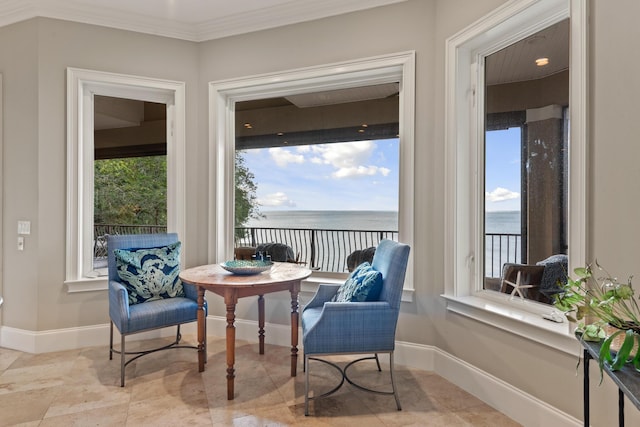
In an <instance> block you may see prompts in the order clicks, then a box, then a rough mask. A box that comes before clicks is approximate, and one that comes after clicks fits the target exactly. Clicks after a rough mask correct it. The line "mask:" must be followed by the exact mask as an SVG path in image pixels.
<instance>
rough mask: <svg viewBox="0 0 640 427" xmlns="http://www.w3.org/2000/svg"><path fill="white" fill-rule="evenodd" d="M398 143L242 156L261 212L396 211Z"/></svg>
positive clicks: (292, 149) (286, 149) (327, 146)
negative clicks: (255, 187)
mask: <svg viewBox="0 0 640 427" xmlns="http://www.w3.org/2000/svg"><path fill="white" fill-rule="evenodd" d="M398 156H399V152H398V140H397V139H388V140H376V141H354V142H341V143H333V144H314V145H301V146H294V147H271V148H261V149H252V150H245V151H244V159H245V164H246V166H247V168H248V169H249V170H250V171H251V172H252V173H253V174H254V175H255V183H256V184H257V186H258V190H257V197H258V201H259V202H260V204H261V207H260V210H261V211H269V210H380V211H397V210H398V160H399V158H398Z"/></svg>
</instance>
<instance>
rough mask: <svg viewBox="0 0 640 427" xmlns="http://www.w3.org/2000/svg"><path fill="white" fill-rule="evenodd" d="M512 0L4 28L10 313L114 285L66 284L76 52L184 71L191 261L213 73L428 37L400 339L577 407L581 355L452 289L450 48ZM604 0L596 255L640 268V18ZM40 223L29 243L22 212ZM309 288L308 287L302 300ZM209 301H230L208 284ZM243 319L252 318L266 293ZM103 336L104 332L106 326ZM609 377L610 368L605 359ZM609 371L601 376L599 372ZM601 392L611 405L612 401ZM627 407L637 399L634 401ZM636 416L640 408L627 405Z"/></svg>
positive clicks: (70, 314) (58, 311) (364, 52)
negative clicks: (209, 30) (216, 33)
mask: <svg viewBox="0 0 640 427" xmlns="http://www.w3.org/2000/svg"><path fill="white" fill-rule="evenodd" d="M503 2H504V1H503V0H482V1H479V0H477V1H475V0H474V1H470V0H433V1H431V0H410V1H407V2H404V3H399V4H396V5H392V6H387V7H382V8H376V9H373V10H369V11H363V12H357V13H353V14H348V15H343V16H337V17H332V18H326V19H322V20H318V21H312V22H306V23H302V24H297V25H291V26H287V27H283V28H279V29H272V30H267V31H261V32H257V33H252V34H245V35H240V36H234V37H229V38H225V39H221V40H214V41H209V42H204V43H200V44H196V43H190V42H184V41H177V40H172V39H167V38H161V37H155V36H150V35H142V34H136V33H132V32H126V31H119V30H111V29H106V28H102V27H96V26H90V25H83V24H74V23H68V22H63V21H57V20H50V19H34V20H30V21H26V22H23V23H19V24H14V25H11V26H8V27H4V28H0V72H1V73H2V74H3V77H4V100H3V102H4V114H5V117H4V119H5V121H4V124H5V128H4V144H5V146H4V165H3V174H4V176H3V177H4V183H5V186H4V197H5V198H4V211H3V230H4V239H3V244H4V253H3V258H2V263H3V267H4V275H3V286H2V292H3V296H4V297H5V305H4V306H3V308H2V312H1V313H2V325H3V326H9V327H13V328H19V329H24V330H28V331H45V330H55V329H61V328H73V327H79V326H88V325H94V324H104V323H106V322H107V321H108V316H107V295H106V292H103V291H101V292H88V293H81V294H68V293H67V292H66V288H65V286H64V285H63V283H62V282H63V280H64V266H65V256H64V237H65V215H66V211H65V209H66V208H65V198H66V193H65V185H66V184H65V182H66V177H65V174H66V158H65V156H66V154H65V153H66V133H65V132H66V131H65V120H66V119H65V111H66V110H65V108H66V101H65V69H66V67H68V66H71V67H79V68H89V69H95V70H100V71H113V72H117V73H127V74H137V75H144V76H151V77H159V78H163V79H174V80H180V81H185V82H186V84H187V162H188V165H189V167H188V168H187V174H188V175H187V188H188V193H187V203H188V206H189V209H188V210H187V233H186V236H183V237H182V240H183V241H184V244H185V251H186V255H187V264H188V266H192V265H196V264H199V263H202V262H205V261H206V260H207V253H206V250H207V244H208V237H207V236H208V234H207V231H208V222H207V221H208V217H207V215H208V213H207V195H208V193H209V184H208V151H209V150H208V132H209V130H208V117H207V114H208V113H207V111H208V106H207V83H208V82H210V81H215V80H222V79H228V78H235V77H241V76H249V75H256V74H261V73H267V72H274V71H283V70H288V69H293V68H299V67H306V66H313V65H319V64H324V63H330V62H336V61H343V60H351V59H355V58H365V57H369V56H375V55H380V54H387V53H394V52H400V51H407V50H415V51H416V60H417V63H416V75H417V81H416V91H417V93H416V129H415V136H416V147H415V162H416V166H417V167H416V182H417V183H418V184H419V185H416V192H415V195H414V203H415V212H414V214H415V238H414V241H415V245H414V247H413V248H412V250H413V254H414V256H415V258H416V259H419V260H420V262H416V263H415V266H416V267H415V268H416V270H415V272H414V277H415V278H416V283H415V288H416V294H415V300H414V302H411V303H403V305H402V313H401V316H400V321H399V325H398V334H397V338H398V340H401V341H407V342H413V343H418V344H424V345H433V346H436V347H438V348H441V349H442V350H444V351H446V352H448V353H450V354H452V355H453V356H455V357H458V358H460V359H462V360H463V361H465V362H468V363H470V364H471V365H474V366H477V367H478V368H480V369H482V370H484V371H486V372H488V373H489V374H492V375H494V376H496V377H497V378H499V379H501V380H503V381H505V382H507V383H510V384H512V385H513V386H515V387H517V388H519V389H521V390H524V391H525V392H528V393H530V394H531V395H532V396H534V397H536V398H539V399H542V400H544V401H546V402H548V403H549V404H551V405H553V406H556V407H558V408H559V409H561V410H563V411H566V412H568V413H569V414H571V415H573V416H576V417H580V416H581V410H582V409H581V408H582V398H581V393H582V384H581V377H580V376H576V375H575V364H576V358H575V357H573V356H572V355H567V354H564V353H561V352H558V351H556V350H553V349H551V348H547V347H545V346H541V345H539V344H535V343H533V342H531V341H530V340H527V339H525V338H521V337H518V336H515V335H513V334H511V333H509V332H505V331H502V330H498V329H495V328H493V327H490V326H487V325H484V324H481V323H478V322H476V321H473V320H470V319H468V318H464V317H461V316H459V315H456V314H453V313H450V312H447V311H446V309H445V304H444V301H443V300H442V299H441V298H440V294H442V293H443V291H444V284H443V281H444V271H443V265H444V259H443V247H444V244H445V242H444V230H443V229H444V211H443V209H444V208H443V204H444V187H445V175H444V174H445V171H444V161H443V159H444V152H445V147H444V142H443V141H444V125H443V123H444V81H445V79H444V53H445V52H444V46H445V40H446V38H447V37H450V36H451V35H453V34H455V33H456V32H458V31H460V30H461V29H462V28H464V27H465V26H467V25H469V24H470V23H472V22H473V21H475V20H476V19H478V18H479V17H481V16H482V15H483V14H485V13H487V12H489V11H491V10H492V9H494V8H495V7H497V6H499V5H501V4H502V3H503ZM603 3H605V2H596V1H591V2H590V4H591V5H592V11H591V14H592V18H591V19H592V23H593V28H592V33H591V37H592V41H591V44H590V50H591V55H592V57H591V64H590V69H589V71H590V73H591V89H592V104H591V107H590V112H591V115H592V117H591V127H590V132H591V154H590V164H589V166H590V169H589V172H590V182H589V184H590V189H589V194H590V197H591V202H590V205H589V208H588V209H589V214H590V217H591V222H590V224H589V230H588V231H589V233H588V235H589V237H590V239H591V241H590V243H589V253H590V254H592V255H593V256H598V258H599V259H600V260H601V261H602V262H603V263H605V264H606V265H607V266H609V267H610V268H611V269H612V270H613V271H616V272H620V275H621V276H624V275H626V274H632V273H638V272H639V271H640V266H639V264H638V262H637V261H638V250H637V247H638V242H639V241H640V227H636V226H635V222H636V221H635V217H636V210H637V209H638V207H639V206H638V202H637V200H638V198H637V195H638V193H639V191H638V190H640V188H639V186H640V184H639V183H640V166H639V165H640V162H638V160H637V157H638V155H639V154H640V149H639V148H638V144H637V143H636V140H637V138H638V135H640V120H637V118H636V117H635V115H634V113H635V112H636V111H637V98H638V95H640V79H638V78H637V70H638V68H639V66H640V59H638V56H637V55H635V54H634V52H636V50H637V46H636V44H637V40H639V39H640V26H638V25H637V23H636V22H635V19H634V17H636V16H638V14H639V13H640V3H637V2H636V1H635V0H611V1H609V2H606V4H603ZM22 219H26V220H30V221H32V234H31V235H30V236H28V237H27V240H26V249H25V251H24V252H18V251H17V250H16V249H15V247H16V242H15V240H16V237H17V235H16V224H17V221H18V220H22ZM308 298H309V295H303V296H302V298H301V300H302V301H301V302H302V303H305V302H306V301H307V300H308ZM287 299H288V298H287V295H285V294H282V295H274V296H270V297H269V298H267V310H268V314H267V319H268V321H269V322H273V323H281V324H287V323H288V316H287V311H288V307H289V302H288V301H287ZM209 301H210V303H211V308H212V313H213V314H216V315H222V314H223V313H224V309H223V307H222V303H221V301H220V299H219V298H217V297H215V296H211V297H210V298H209ZM237 314H238V317H240V318H245V319H255V301H242V303H241V304H240V306H239V309H238V313H237ZM105 341H106V337H105ZM593 377H594V378H597V372H595V371H594V372H593ZM595 382H597V381H595ZM592 392H593V394H594V396H593V397H592V399H594V400H595V399H598V401H597V402H596V403H593V405H594V408H593V409H594V410H593V413H592V418H593V424H594V425H603V426H604V425H610V423H608V422H607V421H606V420H607V417H608V415H607V413H615V408H616V395H615V392H614V391H613V389H612V387H611V386H610V385H608V384H606V383H605V384H604V385H603V386H602V387H594V388H592ZM601 402H603V403H601ZM629 406H630V405H629ZM628 414H629V417H630V419H629V420H628V422H630V424H629V425H632V424H633V420H634V419H636V418H634V417H637V414H636V413H635V412H634V411H632V410H630V411H629V412H628Z"/></svg>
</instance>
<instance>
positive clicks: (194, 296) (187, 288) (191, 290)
mask: <svg viewBox="0 0 640 427" xmlns="http://www.w3.org/2000/svg"><path fill="white" fill-rule="evenodd" d="M182 288H183V289H184V296H185V297H187V298H189V299H190V300H193V301H195V302H198V289H197V288H196V287H195V286H193V285H190V284H188V283H184V282H182Z"/></svg>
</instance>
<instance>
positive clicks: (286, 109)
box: [235, 82, 400, 273]
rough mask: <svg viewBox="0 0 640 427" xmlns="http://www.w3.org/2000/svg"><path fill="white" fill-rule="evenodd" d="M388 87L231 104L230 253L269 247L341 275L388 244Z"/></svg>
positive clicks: (392, 204) (395, 147)
mask: <svg viewBox="0 0 640 427" xmlns="http://www.w3.org/2000/svg"><path fill="white" fill-rule="evenodd" d="M398 87H399V85H398V83H397V82H394V83H387V84H383V85H373V86H363V87H357V88H351V89H346V90H335V91H330V92H321V93H318V92H312V93H307V94H304V95H297V96H289V97H282V98H270V99H267V100H260V101H245V102H238V103H236V126H235V128H236V144H235V148H236V162H235V177H236V193H235V230H236V236H235V240H236V241H235V247H236V248H242V252H243V253H246V252H247V251H249V252H250V248H256V249H260V248H267V247H268V246H266V245H268V244H269V243H270V242H277V245H276V246H274V247H276V248H277V247H283V246H288V247H289V248H290V249H291V250H290V253H291V255H290V256H292V258H293V260H295V261H297V262H301V263H304V264H305V265H308V266H309V267H310V268H312V269H313V270H315V271H320V272H330V273H344V272H346V271H347V270H350V269H352V268H353V267H354V265H352V264H353V263H354V262H356V260H358V261H361V260H362V258H361V257H360V256H359V255H360V254H361V252H360V251H363V250H367V251H368V252H367V253H368V254H370V255H372V251H371V250H370V249H369V248H371V247H374V246H377V244H378V243H379V241H380V240H381V239H384V238H386V239H393V240H397V239H398V206H399V201H398V199H399V197H398V196H399V182H398V178H399V172H400V167H399V148H400V140H399V138H398V125H399V121H398V117H399V105H398V100H399V96H398V93H399V92H398ZM248 190H249V191H248ZM287 250H288V249H287ZM367 259H368V258H367ZM279 260H282V259H279Z"/></svg>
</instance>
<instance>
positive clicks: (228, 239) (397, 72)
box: [209, 51, 415, 301]
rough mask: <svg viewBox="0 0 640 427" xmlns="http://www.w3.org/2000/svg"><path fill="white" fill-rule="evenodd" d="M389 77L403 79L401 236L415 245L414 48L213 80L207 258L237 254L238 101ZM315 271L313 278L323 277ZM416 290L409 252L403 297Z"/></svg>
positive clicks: (386, 80) (377, 81) (378, 81)
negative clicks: (235, 167) (299, 67)
mask: <svg viewBox="0 0 640 427" xmlns="http://www.w3.org/2000/svg"><path fill="white" fill-rule="evenodd" d="M390 82H400V85H399V87H400V94H399V97H400V105H399V110H400V111H399V113H400V116H399V117H400V124H399V125H400V147H399V150H400V165H399V166H400V171H399V172H400V183H399V186H400V188H399V206H398V233H399V237H398V238H399V240H400V241H402V242H404V243H407V244H409V245H411V246H413V212H414V206H413V199H414V197H413V194H414V193H413V192H414V160H413V159H414V156H413V153H414V144H415V141H414V116H415V113H414V110H415V52H413V51H410V52H402V53H396V54H391V55H384V56H378V57H373V58H366V59H359V60H354V61H348V62H340V63H334V64H328V65H321V66H317V67H309V68H304V69H297V70H290V71H283V72H277V73H272V74H264V75H259V76H252V77H244V78H238V79H232V80H224V81H216V82H210V83H209V120H210V122H209V129H210V135H209V138H210V143H209V153H210V165H211V167H210V177H209V180H210V183H211V188H212V189H214V191H213V192H212V197H211V198H210V202H209V230H210V236H209V261H210V262H222V261H225V260H227V259H231V258H232V256H233V245H234V240H233V230H234V200H233V197H234V192H233V186H234V153H235V112H234V109H235V103H236V102H241V101H249V100H255V99H265V98H273V97H282V96H289V95H293V94H300V93H309V92H314V91H325V90H335V89H344V88H349V87H355V86H364V85H374V84H383V83H390ZM317 276H318V274H314V278H313V279H312V280H320V279H318V277H317ZM334 280H335V278H334ZM303 290H310V291H312V290H313V288H303ZM413 290H414V286H413V262H412V258H410V260H409V266H408V268H407V277H406V279H405V286H404V292H403V300H405V301H407V300H412V298H413Z"/></svg>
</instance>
